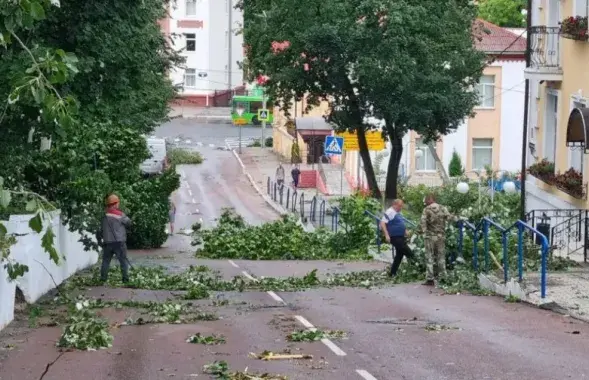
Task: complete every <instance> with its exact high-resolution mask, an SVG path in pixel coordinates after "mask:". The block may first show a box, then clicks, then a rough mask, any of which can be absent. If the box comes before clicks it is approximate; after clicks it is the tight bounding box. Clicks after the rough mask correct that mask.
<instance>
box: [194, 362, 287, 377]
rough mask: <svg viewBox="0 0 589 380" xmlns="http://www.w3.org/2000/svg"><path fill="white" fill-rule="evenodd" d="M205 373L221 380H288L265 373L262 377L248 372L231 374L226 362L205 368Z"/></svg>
mask: <svg viewBox="0 0 589 380" xmlns="http://www.w3.org/2000/svg"><path fill="white" fill-rule="evenodd" d="M203 372H204V373H206V374H209V375H212V376H214V378H215V379H219V380H288V379H287V377H286V376H281V375H273V374H269V373H264V374H261V375H256V374H249V373H247V370H246V372H230V371H229V365H228V364H227V362H226V361H224V360H221V361H214V362H213V363H210V364H206V365H205V366H204V367H203Z"/></svg>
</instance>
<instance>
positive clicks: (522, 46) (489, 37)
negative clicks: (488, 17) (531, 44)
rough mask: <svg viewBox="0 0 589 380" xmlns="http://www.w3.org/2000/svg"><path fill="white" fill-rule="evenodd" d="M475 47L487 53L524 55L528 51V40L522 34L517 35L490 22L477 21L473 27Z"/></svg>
mask: <svg viewBox="0 0 589 380" xmlns="http://www.w3.org/2000/svg"><path fill="white" fill-rule="evenodd" d="M473 34H474V35H475V37H476V39H475V46H476V48H477V50H480V51H484V52H485V53H503V54H518V55H519V54H523V53H525V51H526V38H525V37H524V36H523V34H522V33H520V34H515V33H513V32H511V31H510V30H508V29H506V28H502V27H500V26H497V25H495V24H491V23H490V22H488V21H485V20H482V19H477V21H476V24H475V25H474V26H473Z"/></svg>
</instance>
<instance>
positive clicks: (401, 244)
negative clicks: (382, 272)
mask: <svg viewBox="0 0 589 380" xmlns="http://www.w3.org/2000/svg"><path fill="white" fill-rule="evenodd" d="M391 244H392V245H393V248H394V252H395V258H394V259H393V264H392V265H391V276H394V275H396V274H397V270H398V269H399V266H400V265H401V261H403V256H406V257H407V259H409V260H411V259H413V252H411V248H409V246H408V245H407V238H405V237H404V236H391Z"/></svg>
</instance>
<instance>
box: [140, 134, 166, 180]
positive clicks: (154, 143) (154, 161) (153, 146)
mask: <svg viewBox="0 0 589 380" xmlns="http://www.w3.org/2000/svg"><path fill="white" fill-rule="evenodd" d="M146 140H147V149H149V153H150V154H151V157H150V158H148V159H147V160H145V161H144V162H143V163H142V164H141V166H140V168H141V171H142V172H144V173H146V174H160V173H161V172H163V171H164V163H165V161H166V154H167V151H166V140H164V139H159V138H157V137H148V138H146Z"/></svg>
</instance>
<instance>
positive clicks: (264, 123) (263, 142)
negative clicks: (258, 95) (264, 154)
mask: <svg viewBox="0 0 589 380" xmlns="http://www.w3.org/2000/svg"><path fill="white" fill-rule="evenodd" d="M267 106H268V104H267V100H266V90H265V89H264V92H263V93H262V109H264V110H265V109H266V107H267ZM265 130H266V118H264V120H263V121H262V143H261V144H260V145H261V146H262V150H264V147H265V146H266V138H265V137H264V131H265Z"/></svg>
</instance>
